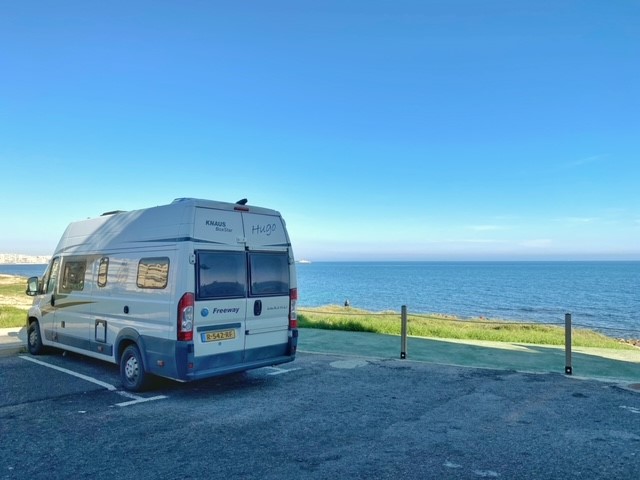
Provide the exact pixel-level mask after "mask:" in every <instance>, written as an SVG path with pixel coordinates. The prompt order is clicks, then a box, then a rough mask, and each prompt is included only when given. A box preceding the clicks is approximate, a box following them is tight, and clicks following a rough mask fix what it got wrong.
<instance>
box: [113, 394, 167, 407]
mask: <svg viewBox="0 0 640 480" xmlns="http://www.w3.org/2000/svg"><path fill="white" fill-rule="evenodd" d="M116 393H118V394H119V395H122V396H123V397H127V398H130V399H131V400H130V401H128V402H121V403H116V407H128V406H130V405H136V404H138V403H144V402H152V401H154V400H162V399H163V398H167V397H166V395H158V396H155V397H149V398H144V397H139V396H137V395H134V394H132V393H129V392H122V391H120V392H116Z"/></svg>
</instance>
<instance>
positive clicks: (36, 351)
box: [27, 320, 44, 355]
mask: <svg viewBox="0 0 640 480" xmlns="http://www.w3.org/2000/svg"><path fill="white" fill-rule="evenodd" d="M27 348H28V349H29V353H30V354H31V355H40V354H41V353H42V352H43V350H44V346H43V345H42V336H41V335H40V324H39V323H38V321H37V320H34V321H33V322H31V323H29V327H28V328H27Z"/></svg>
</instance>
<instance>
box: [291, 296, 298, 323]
mask: <svg viewBox="0 0 640 480" xmlns="http://www.w3.org/2000/svg"><path fill="white" fill-rule="evenodd" d="M297 302H298V289H297V288H292V289H290V290H289V329H294V328H298V312H296V303H297Z"/></svg>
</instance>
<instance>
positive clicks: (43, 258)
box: [0, 253, 51, 264]
mask: <svg viewBox="0 0 640 480" xmlns="http://www.w3.org/2000/svg"><path fill="white" fill-rule="evenodd" d="M49 260H51V257H50V256H47V255H22V254H21V253H0V263H7V264H18V263H49Z"/></svg>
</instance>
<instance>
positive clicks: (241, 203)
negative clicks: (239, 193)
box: [236, 198, 248, 205]
mask: <svg viewBox="0 0 640 480" xmlns="http://www.w3.org/2000/svg"><path fill="white" fill-rule="evenodd" d="M247 202H248V200H247V199H246V198H243V199H242V200H238V201H237V202H236V205H246V204H247Z"/></svg>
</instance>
